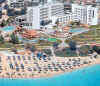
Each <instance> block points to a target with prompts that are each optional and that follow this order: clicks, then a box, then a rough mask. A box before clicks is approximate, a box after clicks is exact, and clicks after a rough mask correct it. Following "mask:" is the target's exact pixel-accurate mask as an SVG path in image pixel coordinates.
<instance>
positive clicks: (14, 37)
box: [10, 33, 19, 44]
mask: <svg viewBox="0 0 100 86" xmlns="http://www.w3.org/2000/svg"><path fill="white" fill-rule="evenodd" d="M10 37H11V40H10V41H11V42H12V43H13V44H18V43H19V39H18V37H17V36H16V35H15V34H14V33H13V34H11V36H10Z"/></svg>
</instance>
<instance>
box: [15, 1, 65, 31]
mask: <svg viewBox="0 0 100 86" xmlns="http://www.w3.org/2000/svg"><path fill="white" fill-rule="evenodd" d="M58 15H64V5H63V3H55V4H49V5H48V4H45V5H39V6H34V7H28V8H27V14H26V15H24V16H25V17H23V18H24V20H25V21H21V23H22V24H23V26H24V27H26V28H29V29H40V28H41V26H44V25H47V24H48V23H50V22H51V21H52V17H53V16H58ZM19 19H20V17H17V18H16V21H19Z"/></svg>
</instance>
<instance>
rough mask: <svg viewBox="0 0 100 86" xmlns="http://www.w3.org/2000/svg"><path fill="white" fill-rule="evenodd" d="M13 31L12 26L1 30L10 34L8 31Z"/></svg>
mask: <svg viewBox="0 0 100 86" xmlns="http://www.w3.org/2000/svg"><path fill="white" fill-rule="evenodd" d="M14 29H15V27H14V26H7V27H4V28H3V29H2V31H4V32H10V31H13V30H14Z"/></svg>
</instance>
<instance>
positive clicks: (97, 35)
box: [66, 28, 100, 44]
mask: <svg viewBox="0 0 100 86" xmlns="http://www.w3.org/2000/svg"><path fill="white" fill-rule="evenodd" d="M72 40H75V41H76V42H77V43H78V44H80V43H92V42H97V43H100V29H95V28H94V29H92V28H91V29H90V31H88V32H86V33H82V34H79V35H76V36H74V37H72ZM66 42H69V40H66Z"/></svg>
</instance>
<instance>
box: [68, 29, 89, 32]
mask: <svg viewBox="0 0 100 86" xmlns="http://www.w3.org/2000/svg"><path fill="white" fill-rule="evenodd" d="M86 31H88V29H86V28H74V29H70V30H69V32H71V33H82V32H86Z"/></svg>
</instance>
